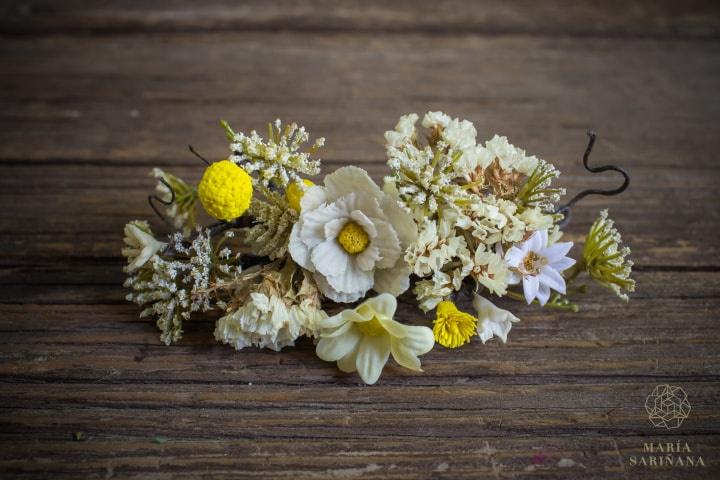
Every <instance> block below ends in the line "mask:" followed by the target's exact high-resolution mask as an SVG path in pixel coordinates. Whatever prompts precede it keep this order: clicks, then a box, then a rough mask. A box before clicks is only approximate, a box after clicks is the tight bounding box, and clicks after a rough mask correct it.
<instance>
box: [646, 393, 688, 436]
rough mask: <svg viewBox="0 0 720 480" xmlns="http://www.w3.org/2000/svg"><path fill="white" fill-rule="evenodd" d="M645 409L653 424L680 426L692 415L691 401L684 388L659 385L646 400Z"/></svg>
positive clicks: (667, 426)
mask: <svg viewBox="0 0 720 480" xmlns="http://www.w3.org/2000/svg"><path fill="white" fill-rule="evenodd" d="M645 410H647V413H648V418H649V419H650V422H651V423H652V424H653V426H655V427H657V428H663V427H665V428H667V429H673V428H679V427H680V425H682V423H683V421H685V419H686V418H688V415H690V402H688V399H687V394H686V393H685V391H684V390H683V389H682V388H680V387H676V386H674V385H658V386H657V387H655V389H653V391H652V393H651V394H650V395H648V397H647V399H646V400H645Z"/></svg>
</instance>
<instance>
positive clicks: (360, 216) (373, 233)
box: [350, 210, 378, 238]
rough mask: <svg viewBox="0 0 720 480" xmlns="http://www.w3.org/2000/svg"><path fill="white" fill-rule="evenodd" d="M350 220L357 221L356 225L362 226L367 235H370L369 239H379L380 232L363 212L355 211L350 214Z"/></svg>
mask: <svg viewBox="0 0 720 480" xmlns="http://www.w3.org/2000/svg"><path fill="white" fill-rule="evenodd" d="M350 218H352V219H353V220H355V223H357V224H358V225H360V226H361V227H362V229H363V230H365V233H367V234H368V237H370V238H375V237H377V234H378V232H377V229H376V228H375V225H373V222H372V220H370V219H369V218H368V217H367V215H365V214H364V213H363V212H361V211H360V210H353V211H352V212H350Z"/></svg>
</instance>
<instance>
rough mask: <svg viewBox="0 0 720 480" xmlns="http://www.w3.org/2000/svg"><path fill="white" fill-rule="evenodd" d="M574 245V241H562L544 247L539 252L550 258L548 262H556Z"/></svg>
mask: <svg viewBox="0 0 720 480" xmlns="http://www.w3.org/2000/svg"><path fill="white" fill-rule="evenodd" d="M572 246H573V242H560V243H556V244H555V245H551V246H549V247H547V248H543V249H542V250H541V251H540V252H539V254H540V255H542V256H543V257H545V258H547V259H548V262H550V263H552V262H556V261H558V260H560V259H561V258H563V257H565V256H566V255H567V253H568V252H569V251H570V249H571V248H572Z"/></svg>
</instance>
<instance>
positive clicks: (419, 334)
mask: <svg viewBox="0 0 720 480" xmlns="http://www.w3.org/2000/svg"><path fill="white" fill-rule="evenodd" d="M396 308H397V300H395V297H393V296H392V295H390V294H388V293H383V294H381V295H378V296H377V297H374V298H370V299H368V300H366V301H365V302H363V303H361V304H360V305H359V306H358V307H357V308H355V309H354V310H343V311H342V312H340V313H339V314H337V315H335V316H333V317H329V318H326V319H324V320H320V322H319V323H318V324H319V326H320V327H322V328H323V330H322V331H321V333H320V341H319V342H318V344H317V347H316V349H315V352H316V353H317V356H318V357H320V358H321V359H322V360H325V361H328V362H337V365H338V368H339V369H340V370H342V371H343V372H347V373H351V372H354V371H357V372H358V374H359V375H360V378H362V380H363V381H364V382H365V383H367V384H370V385H372V384H373V383H375V382H377V380H378V378H380V374H381V373H382V369H383V367H384V366H385V363H387V360H388V357H389V356H390V354H391V353H392V356H393V358H394V359H395V361H396V362H397V363H399V364H400V365H402V366H403V367H405V368H409V369H410V370H415V371H418V372H420V371H422V369H421V368H420V359H419V358H418V356H419V355H423V354H425V353H427V352H429V351H430V350H431V349H432V347H433V345H434V343H435V338H434V337H433V333H432V330H430V329H429V328H428V327H420V326H414V325H404V324H402V323H399V322H397V321H395V320H393V318H392V317H393V315H394V314H395V309H396Z"/></svg>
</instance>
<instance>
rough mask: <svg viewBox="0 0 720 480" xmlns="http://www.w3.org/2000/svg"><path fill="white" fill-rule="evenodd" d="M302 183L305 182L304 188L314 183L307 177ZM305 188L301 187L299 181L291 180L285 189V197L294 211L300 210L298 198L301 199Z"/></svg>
mask: <svg viewBox="0 0 720 480" xmlns="http://www.w3.org/2000/svg"><path fill="white" fill-rule="evenodd" d="M303 183H304V184H305V188H307V187H312V186H313V185H315V184H314V183H313V182H311V181H310V180H308V179H303ZM305 188H303V187H302V186H301V185H300V183H299V182H292V183H291V184H290V185H288V187H287V189H286V190H285V198H286V199H287V201H288V203H289V204H290V207H292V209H293V210H295V211H296V212H299V211H300V200H302V197H303V196H304V195H305Z"/></svg>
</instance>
